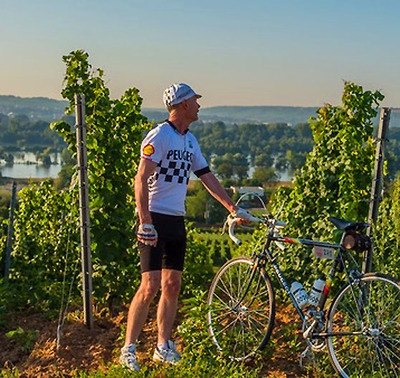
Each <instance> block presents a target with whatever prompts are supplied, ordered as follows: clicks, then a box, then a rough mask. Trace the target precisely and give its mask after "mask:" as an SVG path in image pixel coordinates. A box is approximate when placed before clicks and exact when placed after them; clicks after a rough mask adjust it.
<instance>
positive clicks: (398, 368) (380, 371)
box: [327, 273, 400, 377]
mask: <svg viewBox="0 0 400 378" xmlns="http://www.w3.org/2000/svg"><path fill="white" fill-rule="evenodd" d="M399 309H400V284H399V282H397V281H396V280H394V279H393V278H391V277H389V276H386V275H384V274H373V273H369V274H366V275H364V276H363V277H362V278H360V279H357V280H355V281H353V282H352V283H351V284H347V285H346V286H344V287H343V288H342V289H341V290H340V291H339V293H338V294H337V295H336V297H335V299H334V301H333V302H332V305H331V307H330V309H329V315H328V324H327V325H328V327H327V332H328V333H334V334H336V335H332V336H330V337H328V339H327V344H328V352H329V357H330V360H331V362H332V365H333V366H334V368H335V370H336V372H337V373H338V374H340V375H341V376H342V377H352V376H354V377H399V376H400V311H399Z"/></svg>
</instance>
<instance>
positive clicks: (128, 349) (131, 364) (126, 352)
mask: <svg viewBox="0 0 400 378" xmlns="http://www.w3.org/2000/svg"><path fill="white" fill-rule="evenodd" d="M119 363H120V365H122V366H124V367H126V368H128V369H129V370H133V371H140V366H139V364H138V363H137V360H136V345H135V344H131V345H128V346H125V347H123V348H121V356H120V358H119Z"/></svg>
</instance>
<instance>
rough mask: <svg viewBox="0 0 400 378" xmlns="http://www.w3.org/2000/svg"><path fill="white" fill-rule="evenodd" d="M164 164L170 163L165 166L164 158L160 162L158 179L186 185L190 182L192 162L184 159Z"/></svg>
mask: <svg viewBox="0 0 400 378" xmlns="http://www.w3.org/2000/svg"><path fill="white" fill-rule="evenodd" d="M164 164H168V165H167V166H164V165H163V161H162V160H161V161H160V162H159V163H158V167H160V170H159V172H157V174H156V177H155V179H156V180H158V179H160V180H163V181H165V182H173V183H178V184H186V185H187V184H188V183H189V177H190V167H191V166H192V164H191V163H189V162H184V161H168V162H165V163H164Z"/></svg>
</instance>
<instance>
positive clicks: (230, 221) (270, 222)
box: [222, 215, 287, 248]
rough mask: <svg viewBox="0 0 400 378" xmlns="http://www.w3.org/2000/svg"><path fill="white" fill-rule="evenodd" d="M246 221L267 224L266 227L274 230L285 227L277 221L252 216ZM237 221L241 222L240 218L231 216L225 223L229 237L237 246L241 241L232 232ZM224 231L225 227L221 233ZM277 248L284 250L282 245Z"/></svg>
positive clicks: (283, 223) (284, 223) (284, 224)
mask: <svg viewBox="0 0 400 378" xmlns="http://www.w3.org/2000/svg"><path fill="white" fill-rule="evenodd" d="M247 220H249V221H251V222H263V223H266V224H268V226H272V227H274V228H283V227H286V226H287V224H286V222H282V221H277V220H275V219H266V220H265V219H261V218H258V217H255V216H253V215H252V216H251V217H250V218H249V219H247ZM239 221H242V219H241V218H233V217H232V216H231V215H229V216H228V219H227V221H226V223H228V234H229V237H230V238H231V239H232V241H233V242H234V243H235V244H237V245H241V244H242V241H241V240H240V239H239V238H238V237H236V236H235V232H234V229H235V226H236V224H237V223H238V222H239ZM226 223H225V224H226ZM224 231H225V225H224V228H223V231H222V233H224ZM279 244H281V243H279ZM278 247H279V248H284V246H283V245H278Z"/></svg>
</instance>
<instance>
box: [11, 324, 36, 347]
mask: <svg viewBox="0 0 400 378" xmlns="http://www.w3.org/2000/svg"><path fill="white" fill-rule="evenodd" d="M38 336H39V331H24V330H23V329H22V328H21V327H18V328H17V329H15V330H13V331H9V332H7V333H6V337H8V338H9V339H12V340H15V341H16V342H17V343H18V345H19V346H20V347H21V350H22V351H23V352H30V351H31V350H32V348H33V346H34V345H35V343H36V340H37V338H38Z"/></svg>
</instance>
